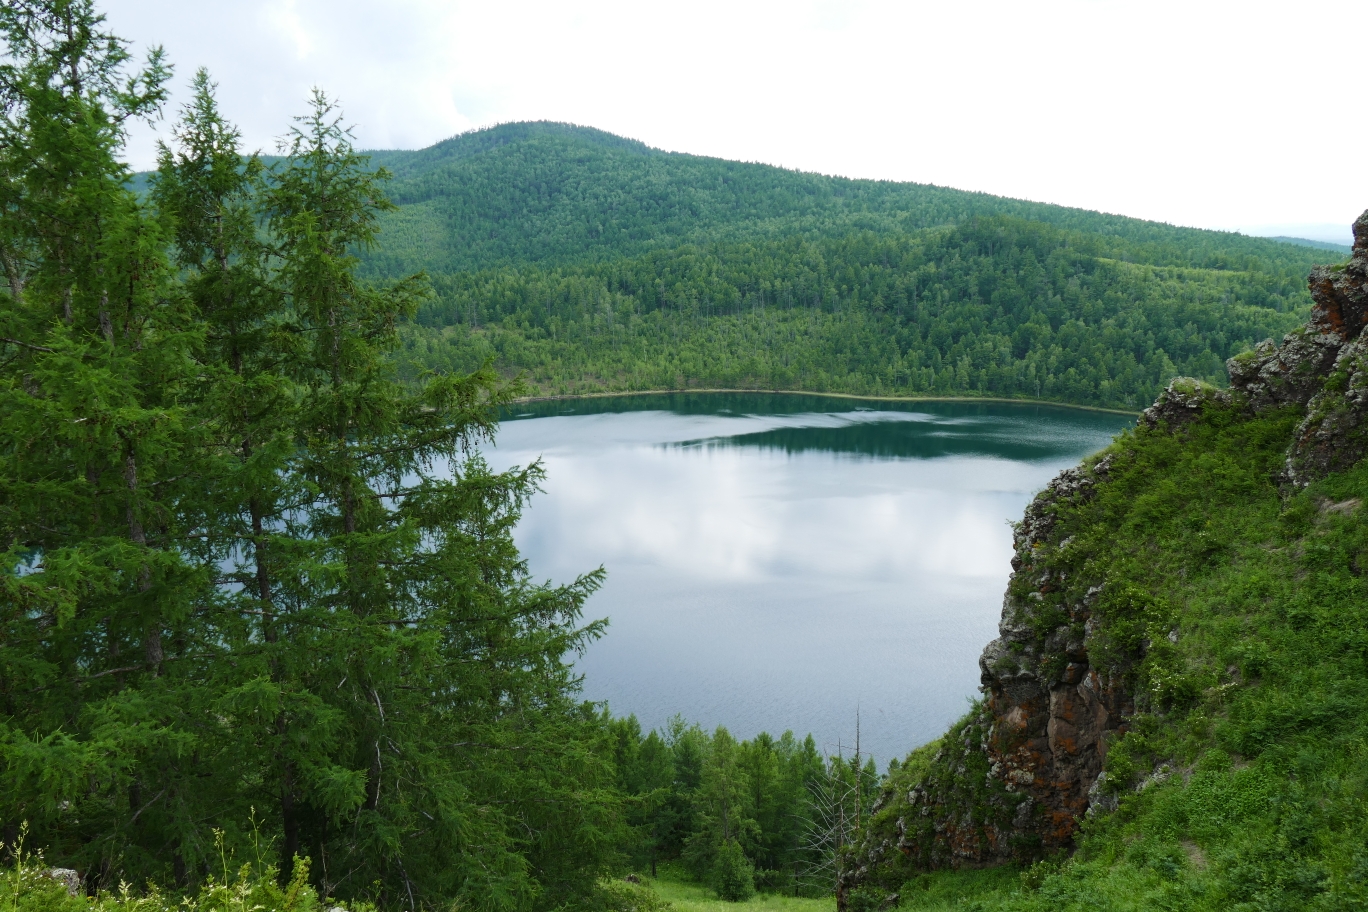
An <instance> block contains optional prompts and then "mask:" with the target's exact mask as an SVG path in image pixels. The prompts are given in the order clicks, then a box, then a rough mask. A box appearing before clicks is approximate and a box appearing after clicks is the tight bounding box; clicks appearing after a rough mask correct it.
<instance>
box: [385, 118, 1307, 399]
mask: <svg viewBox="0 0 1368 912" xmlns="http://www.w3.org/2000/svg"><path fill="white" fill-rule="evenodd" d="M373 160H374V162H375V163H376V164H381V165H384V166H385V167H387V168H389V169H390V170H391V171H392V172H393V175H394V177H393V180H392V181H391V182H390V184H389V185H388V188H387V189H388V191H389V193H390V195H391V197H392V199H393V200H394V201H395V202H396V203H397V204H398V208H397V209H396V210H395V211H393V212H391V213H389V214H387V215H385V216H384V217H383V218H382V220H381V223H380V224H381V226H382V229H383V230H382V232H381V234H380V239H379V243H378V244H377V245H376V246H375V247H374V248H372V249H370V250H368V251H365V252H364V253H363V255H362V263H361V268H362V271H363V273H364V274H367V275H370V276H373V277H376V278H397V277H399V276H401V275H404V274H407V273H408V272H412V271H417V270H420V269H421V270H426V271H427V272H428V274H429V275H430V277H431V279H432V283H433V290H434V292H435V295H434V298H433V299H432V300H431V301H430V302H429V303H428V304H427V305H426V306H424V307H423V308H422V310H421V312H420V314H419V316H418V319H417V325H416V327H414V328H413V329H412V330H411V331H409V332H407V333H406V335H405V349H406V355H407V360H406V364H405V370H406V371H407V372H408V374H409V375H410V376H413V375H416V374H417V373H418V372H419V371H421V370H423V369H426V368H436V369H454V370H465V371H469V370H473V369H476V368H478V367H480V366H481V365H482V364H484V363H486V362H490V363H492V364H493V365H494V366H495V367H496V368H497V369H498V370H499V371H500V372H501V373H503V374H504V375H506V376H513V375H516V374H519V373H525V374H526V377H527V379H528V380H529V381H530V383H531V384H532V387H533V389H534V391H535V392H539V393H541V394H565V393H576V392H596V391H605V390H615V391H629V390H642V389H687V388H691V387H693V388H700V387H702V388H708V387H714V388H715V387H727V388H764V389H802V390H811V391H819V392H820V391H829V392H842V393H864V394H887V395H899V396H947V395H953V396H965V395H968V396H998V397H1024V398H1041V399H1050V400H1055V401H1061V402H1071V403H1076V404H1086V405H1101V406H1111V407H1117V408H1124V409H1137V410H1138V409H1139V408H1142V407H1143V406H1144V405H1145V404H1146V403H1148V402H1150V401H1152V400H1153V398H1154V396H1155V395H1157V394H1158V392H1159V390H1160V389H1162V387H1163V384H1164V383H1165V382H1167V381H1168V380H1169V379H1170V378H1172V377H1173V376H1175V375H1178V374H1185V375H1191V376H1194V377H1198V378H1201V379H1205V380H1210V381H1224V379H1225V376H1224V370H1223V367H1222V365H1223V363H1224V361H1225V359H1227V358H1229V357H1230V356H1232V355H1234V354H1237V353H1238V352H1240V351H1243V350H1246V349H1249V348H1251V347H1252V346H1253V345H1255V344H1256V343H1258V342H1259V341H1261V340H1262V339H1265V338H1269V337H1270V336H1279V335H1281V334H1282V333H1284V332H1286V331H1287V330H1289V329H1291V328H1292V327H1293V326H1295V325H1297V324H1298V323H1299V322H1301V321H1302V320H1303V319H1304V318H1305V314H1306V310H1307V307H1308V306H1309V298H1308V297H1307V295H1306V291H1305V288H1304V282H1303V279H1304V276H1305V274H1306V270H1307V269H1308V268H1309V267H1310V265H1311V264H1312V263H1314V262H1316V261H1317V260H1319V259H1323V258H1324V257H1325V256H1326V253H1325V252H1324V251H1321V250H1313V249H1310V248H1307V247H1305V246H1300V245H1293V244H1285V243H1280V242H1277V241H1272V240H1266V239H1258V238H1248V237H1244V236H1241V235H1237V234H1230V233H1222V232H1213V231H1200V230H1196V229H1186V228H1175V227H1173V226H1169V225H1161V224H1157V223H1153V222H1145V221H1141V220H1138V219H1129V218H1124V217H1120V216H1112V215H1105V214H1102V213H1097V212H1088V211H1085V210H1079V209H1068V208H1065V207H1061V206H1050V205H1045V204H1040V203H1031V202H1025V201H1021V200H1011V199H1005V198H1002V197H995V196H990V195H987V194H981V193H968V192H964V191H960V190H951V189H947V188H942V187H934V186H927V185H920V184H900V183H893V182H886V181H860V180H847V179H843V178H833V177H826V176H823V175H817V174H804V173H799V172H793V171H785V170H783V169H779V168H773V167H769V166H765V165H756V164H746V163H741V162H729V161H723V160H719V159H709V158H703V157H699V156H692V155H680V154H673V153H665V152H661V151H659V150H655V149H651V148H649V147H647V146H645V145H643V144H641V143H637V142H634V141H631V140H626V139H622V138H621V137H616V136H612V135H611V134H607V133H603V132H601V131H597V130H591V129H587V128H580V127H572V126H568V125H564V124H549V123H524V124H508V125H505V126H501V127H496V128H493V129H490V130H483V131H478V132H475V133H469V134H464V135H461V136H458V137H455V138H453V139H451V140H447V141H446V142H443V143H439V144H437V145H435V146H433V147H431V148H429V149H424V150H421V151H417V152H377V153H374V159H373Z"/></svg>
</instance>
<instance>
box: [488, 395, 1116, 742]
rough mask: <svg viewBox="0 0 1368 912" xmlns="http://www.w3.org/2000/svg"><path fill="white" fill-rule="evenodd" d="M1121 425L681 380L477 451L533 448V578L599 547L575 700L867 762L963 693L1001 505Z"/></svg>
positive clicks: (985, 608) (1001, 581) (537, 418)
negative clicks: (603, 577)
mask: <svg viewBox="0 0 1368 912" xmlns="http://www.w3.org/2000/svg"><path fill="white" fill-rule="evenodd" d="M1132 423H1133V420H1132V419H1130V418H1127V417H1126V416H1122V415H1111V414H1105V413H1098V412H1087V411H1081V410H1072V409H1065V408H1053V407H1046V406H1036V405H1008V404H988V403H982V404H979V403H946V402H935V403H933V402H921V403H887V402H876V401H859V400H848V399H830V398H821V397H810V396H782V395H766V394H720V393H716V394H706V393H700V394H679V395H660V396H634V397H622V398H614V399H592V400H577V401H565V402H551V403H536V404H532V405H529V406H527V407H524V408H521V409H518V410H515V411H513V412H511V413H510V414H509V415H507V416H506V417H505V421H504V423H503V424H502V426H501V427H500V430H499V436H498V443H497V446H496V447H494V448H492V449H490V450H489V451H487V453H486V457H487V458H488V459H489V461H490V462H491V464H492V465H493V466H494V467H496V468H502V467H506V466H509V465H515V464H526V463H528V462H530V461H532V460H534V459H537V458H541V459H542V460H543V462H544V464H545V467H546V471H547V480H546V484H545V486H544V487H545V493H544V494H542V495H539V496H538V497H536V498H535V499H534V500H533V502H532V505H531V507H530V508H529V509H528V510H527V513H526V514H525V516H524V518H523V520H522V523H521V524H520V526H519V527H518V531H517V540H518V545H519V546H520V548H521V549H522V551H523V554H524V555H525V556H526V558H527V560H528V564H529V566H530V568H531V570H532V572H533V574H534V575H535V576H536V577H538V578H541V579H550V580H553V581H556V582H563V581H567V580H570V579H573V578H574V577H575V576H576V575H577V574H578V573H581V572H584V571H587V570H591V569H593V568H595V567H597V566H599V565H602V566H604V567H605V568H607V570H608V581H607V584H606V585H605V586H604V587H603V589H601V590H600V591H599V592H598V593H597V594H596V595H595V596H594V597H593V598H592V599H591V600H590V602H589V605H588V610H587V616H589V617H592V618H599V617H607V618H608V619H609V620H610V627H609V629H608V634H607V636H605V637H604V638H603V639H602V640H600V641H599V642H597V643H595V644H594V645H593V646H592V647H590V649H589V650H588V652H587V653H586V655H585V656H584V658H583V659H581V660H580V662H579V668H580V670H581V671H582V672H583V674H584V689H585V695H586V697H588V698H590V699H594V700H606V701H607V702H608V704H609V706H610V707H611V709H612V710H613V712H614V713H615V714H618V715H626V714H628V713H635V714H636V715H637V717H638V718H639V719H640V720H641V722H642V725H643V727H645V728H647V729H649V728H652V727H660V726H663V725H664V724H665V722H666V721H667V720H668V719H669V718H670V717H671V716H672V715H674V714H676V713H679V714H681V715H682V716H683V717H684V718H685V719H687V720H690V721H695V722H698V723H700V724H701V725H703V726H704V727H705V728H708V729H711V728H713V727H715V726H717V725H726V726H727V727H728V728H729V729H730V730H731V732H732V733H733V734H734V735H737V736H738V737H751V736H753V735H755V734H756V733H758V732H760V731H769V732H770V733H772V734H775V735H778V734H780V733H782V732H783V731H784V730H785V729H792V730H793V731H794V732H795V733H797V734H798V735H799V736H800V737H801V736H802V735H804V734H806V733H808V732H811V733H812V734H813V735H814V736H815V737H816V738H817V741H818V743H819V745H821V746H822V747H823V748H824V749H826V750H827V751H829V752H835V751H836V750H837V749H838V744H839V746H840V749H841V750H842V751H843V752H845V753H849V746H850V745H851V744H852V743H853V741H854V736H855V718H856V712H857V709H858V711H859V714H860V720H861V747H862V749H863V750H864V751H865V752H869V753H872V754H873V755H874V756H875V757H877V758H878V760H879V763H880V765H881V766H882V765H884V764H885V763H886V762H887V760H888V759H889V758H890V757H893V756H901V755H903V754H905V753H906V752H907V751H908V750H910V749H911V748H913V747H916V746H917V745H920V744H922V743H925V742H926V741H928V740H930V739H932V738H934V737H936V736H937V735H939V734H941V733H942V732H943V731H944V730H945V728H946V726H948V725H949V724H950V723H951V722H953V721H954V720H955V719H956V718H958V717H959V716H960V715H962V714H963V712H964V710H965V708H966V706H967V705H968V701H969V700H970V698H971V697H973V696H974V695H975V694H976V693H977V690H978V655H979V652H980V651H981V650H982V649H983V646H984V644H986V643H987V642H988V641H989V640H991V639H992V638H993V637H994V636H996V631H997V620H998V614H999V611H1000V608H1001V604H1002V593H1003V590H1004V588H1005V586H1006V583H1007V576H1008V574H1009V573H1010V572H1011V567H1010V564H1009V561H1010V560H1011V529H1010V528H1009V526H1008V522H1009V521H1010V520H1015V519H1018V518H1020V516H1021V512H1022V510H1023V508H1024V507H1025V506H1026V504H1027V502H1028V501H1029V500H1030V498H1031V497H1032V496H1033V495H1034V494H1035V493H1036V492H1037V491H1039V490H1040V489H1041V488H1043V487H1044V486H1045V485H1046V484H1047V483H1048V482H1049V480H1050V479H1051V478H1052V477H1053V476H1054V475H1055V474H1056V473H1057V472H1058V471H1059V470H1060V469H1062V468H1065V467H1067V466H1071V465H1073V464H1075V463H1076V462H1078V460H1079V459H1080V458H1081V457H1083V456H1085V455H1087V454H1088V453H1092V452H1095V451H1096V450H1098V449H1101V448H1102V447H1104V446H1106V445H1107V443H1108V442H1109V441H1110V440H1111V438H1112V436H1113V435H1115V434H1116V433H1118V432H1119V431H1121V430H1122V429H1123V428H1125V427H1129V426H1130V425H1131V424H1132Z"/></svg>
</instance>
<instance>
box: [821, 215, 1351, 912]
mask: <svg viewBox="0 0 1368 912" xmlns="http://www.w3.org/2000/svg"><path fill="white" fill-rule="evenodd" d="M1355 233H1356V236H1357V238H1358V242H1357V244H1356V247H1355V256H1354V258H1353V260H1351V262H1350V263H1349V264H1348V265H1347V267H1340V268H1334V269H1318V270H1316V271H1315V272H1313V274H1312V286H1313V288H1314V289H1315V295H1316V302H1317V305H1316V310H1315V311H1314V312H1313V320H1312V322H1311V324H1310V325H1309V326H1308V327H1307V328H1305V329H1303V330H1299V331H1298V333H1296V334H1294V335H1293V336H1292V337H1291V338H1290V339H1289V340H1288V342H1287V343H1286V344H1284V345H1283V346H1282V347H1281V348H1274V347H1272V346H1265V347H1263V348H1261V349H1260V350H1259V351H1257V352H1254V353H1251V354H1250V355H1249V356H1246V357H1244V358H1241V359H1239V360H1237V361H1236V362H1235V363H1233V364H1232V365H1231V370H1232V373H1234V374H1235V378H1234V379H1235V382H1234V384H1233V387H1232V389H1231V390H1229V391H1223V390H1215V389H1212V388H1206V387H1203V386H1202V385H1200V384H1197V383H1194V382H1192V381H1181V382H1176V383H1175V384H1174V385H1173V386H1172V387H1170V389H1169V390H1168V391H1166V393H1165V394H1164V396H1163V397H1161V399H1160V401H1159V402H1158V403H1157V404H1156V405H1155V406H1154V407H1152V408H1151V409H1149V410H1148V411H1147V412H1146V414H1145V416H1144V417H1143V419H1142V421H1141V422H1140V424H1139V426H1138V427H1137V428H1136V429H1135V430H1134V431H1130V432H1127V433H1126V434H1124V435H1123V436H1122V437H1121V438H1120V439H1118V440H1117V441H1116V443H1115V444H1114V445H1113V446H1112V447H1110V448H1109V449H1108V450H1106V451H1104V452H1103V453H1101V454H1098V455H1097V456H1095V457H1093V458H1091V459H1090V460H1088V461H1087V463H1085V465H1084V466H1082V467H1080V469H1078V470H1073V471H1070V472H1067V473H1065V474H1064V475H1061V476H1060V478H1059V479H1057V480H1056V482H1054V483H1053V484H1052V485H1051V486H1050V488H1049V489H1047V490H1046V491H1045V492H1044V493H1042V494H1041V495H1040V497H1039V498H1037V500H1036V502H1035V503H1034V504H1033V505H1032V507H1031V508H1030V509H1029V510H1028V511H1027V515H1026V517H1025V519H1024V521H1023V523H1022V524H1021V525H1020V526H1019V527H1018V534H1017V553H1016V559H1015V560H1014V562H1013V566H1014V568H1015V571H1016V572H1015V573H1014V574H1013V577H1012V582H1011V584H1010V585H1009V587H1008V593H1007V600H1006V603H1005V605H1004V609H1003V621H1002V628H1001V629H1002V636H1001V638H1000V639H999V640H997V641H995V642H994V643H993V644H990V645H989V647H988V648H987V649H986V650H985V652H984V657H983V660H982V662H981V668H982V671H983V681H984V688H985V697H984V700H983V702H981V703H980V704H978V705H976V706H975V707H974V709H973V710H972V711H971V712H970V713H969V714H968V715H967V716H966V717H965V718H964V719H963V720H961V721H960V722H959V723H958V724H957V725H956V726H954V727H953V728H952V729H951V731H950V732H949V733H948V734H947V735H946V736H944V737H943V738H942V739H940V740H939V741H938V742H936V743H934V744H932V745H928V746H926V747H925V748H923V749H921V750H919V751H917V752H916V753H914V754H913V755H912V757H910V758H909V761H908V762H907V763H905V764H904V765H903V766H902V767H901V768H900V769H899V770H897V771H895V772H894V773H893V774H892V775H891V776H890V777H889V780H888V782H887V783H886V787H885V791H884V796H883V799H882V801H881V804H880V808H879V810H878V811H877V812H876V814H875V815H874V818H873V820H872V822H871V824H870V826H869V827H868V829H867V830H866V832H865V833H864V836H863V840H862V843H861V845H860V847H859V848H858V849H857V850H855V851H854V852H853V853H852V857H851V861H850V862H849V867H848V868H847V872H848V873H847V877H846V880H845V887H844V896H843V900H844V905H845V907H846V908H847V909H865V908H875V907H878V906H882V905H884V904H885V903H890V902H891V903H897V902H899V901H900V902H901V904H902V906H903V907H905V908H941V907H955V906H954V904H951V903H945V902H943V901H942V900H939V899H932V898H931V896H930V890H929V889H925V888H929V887H931V886H933V885H934V884H936V883H937V882H938V880H939V879H940V878H943V877H947V876H953V875H947V874H940V873H935V872H938V871H943V870H945V869H954V868H963V867H971V866H974V865H977V864H983V863H1002V862H1009V861H1010V862H1015V863H1018V864H1025V865H1033V866H1031V867H1029V868H1028V869H1027V870H1026V871H1025V872H1024V873H1023V875H1022V877H1021V878H1020V881H1019V883H1010V884H1003V883H1001V882H998V883H992V882H987V881H985V882H983V883H981V884H980V885H979V886H978V888H976V889H973V890H970V891H968V893H967V895H969V896H972V897H973V902H972V903H970V904H969V905H965V906H962V907H965V908H976V909H1026V910H1031V909H1038V910H1042V912H1043V910H1061V909H1078V910H1084V909H1087V910H1099V909H1106V910H1132V909H1134V910H1141V909H1160V908H1162V909H1192V910H1213V912H1214V910H1241V912H1244V910H1249V912H1253V910H1303V909H1326V910H1329V909H1359V908H1363V907H1364V903H1365V902H1368V817H1366V816H1365V814H1364V808H1365V795H1368V750H1365V744H1366V743H1368V696H1365V695H1368V688H1365V683H1366V682H1368V636H1366V635H1365V631H1366V630H1368V581H1366V580H1365V576H1364V573H1365V570H1366V569H1368V513H1366V512H1365V510H1364V506H1363V504H1364V500H1365V498H1368V464H1365V463H1364V461H1363V457H1364V455H1365V453H1368V434H1365V428H1366V427H1368V408H1366V407H1365V404H1364V403H1365V396H1364V390H1365V389H1368V357H1366V353H1368V345H1366V344H1365V340H1364V339H1363V338H1362V332H1363V327H1364V325H1365V320H1366V319H1368V306H1366V305H1368V214H1365V216H1364V218H1361V219H1360V220H1359V222H1358V224H1356V225H1355ZM1072 849H1076V850H1077V851H1076V852H1075V853H1074V854H1073V855H1072V857H1069V856H1068V853H1069V851H1070V850H1072ZM893 893H898V894H899V898H898V899H897V900H891V899H890V896H891V894H893Z"/></svg>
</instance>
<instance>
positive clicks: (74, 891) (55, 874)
mask: <svg viewBox="0 0 1368 912" xmlns="http://www.w3.org/2000/svg"><path fill="white" fill-rule="evenodd" d="M43 876H44V877H48V878H51V879H52V880H55V881H57V882H58V883H60V884H61V885H62V886H64V887H66V891H67V894H68V895H70V896H80V895H81V875H80V873H79V872H77V871H74V870H72V869H71V868H48V869H47V870H46V871H44V872H43Z"/></svg>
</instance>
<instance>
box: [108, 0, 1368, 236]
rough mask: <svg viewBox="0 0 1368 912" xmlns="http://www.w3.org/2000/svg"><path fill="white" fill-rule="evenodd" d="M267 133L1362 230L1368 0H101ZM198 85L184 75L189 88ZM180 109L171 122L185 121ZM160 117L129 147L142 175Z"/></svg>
mask: <svg viewBox="0 0 1368 912" xmlns="http://www.w3.org/2000/svg"><path fill="white" fill-rule="evenodd" d="M101 8H102V9H103V10H105V12H106V14H107V15H108V18H109V22H110V25H111V26H112V27H113V29H114V30H115V31H116V32H117V33H119V34H121V35H123V36H125V37H127V38H129V39H131V40H132V41H133V42H134V43H135V45H136V46H137V47H138V48H145V47H146V46H148V45H150V44H156V43H160V44H162V45H163V46H164V47H165V48H166V50H167V52H168V54H169V55H170V58H171V60H172V61H173V62H174V63H175V65H176V67H177V80H176V81H177V84H178V85H179V86H182V87H183V86H184V85H185V83H187V82H188V81H189V78H190V76H191V75H192V74H193V72H194V70H195V69H196V68H197V67H200V66H205V67H208V68H209V70H210V72H211V73H212V75H213V77H214V78H215V79H216V80H217V81H218V82H219V84H220V99H221V102H222V106H223V108H224V110H225V112H226V114H227V115H228V116H229V117H230V118H231V119H233V120H234V121H236V122H237V123H238V125H239V126H240V127H241V128H242V131H243V133H244V135H245V137H246V139H247V142H248V143H249V145H251V146H252V147H254V148H261V149H263V150H268V151H269V150H271V149H273V148H274V144H275V139H276V137H279V136H280V135H282V134H283V133H284V132H285V131H286V129H287V128H288V126H289V124H290V117H291V116H292V115H295V114H298V113H300V112H301V111H302V110H303V108H304V104H305V99H306V97H307V94H308V91H309V88H310V87H311V86H315V85H317V86H320V87H322V88H324V89H325V90H327V91H328V92H329V93H330V94H332V95H334V96H336V97H337V98H338V99H340V101H341V102H342V105H343V106H344V108H345V110H346V113H347V117H348V120H349V121H351V122H353V123H354V124H355V125H356V136H357V139H358V144H359V145H361V146H363V147H366V148H421V147H423V146H427V145H430V144H432V143H434V142H437V141H439V140H442V139H445V138H446V137H448V136H451V135H453V134H455V133H458V132H461V131H464V130H469V129H473V128H478V127H482V126H488V125H491V124H494V123H499V122H504V121H515V120H542V119H546V120H559V121H569V122H572V123H579V124H587V125H590V126H595V127H599V128H601V129H604V130H608V131H611V132H613V133H618V134H621V135H624V136H630V137H633V138H636V139H640V140H643V141H645V142H647V143H649V144H650V145H653V146H658V147H660V148H664V149H671V150H677V151H684V152H693V153H698V154H702V155H715V156H720V157H723V158H731V159H741V160H746V161H761V162H768V163H771V164H776V165H782V166H784V167H789V168H800V169H803V170H807V171H820V172H824V173H828V174H840V175H846V176H850V177H872V178H887V179H892V180H910V181H919V182H924V183H935V184H941V185H944V186H951V187H959V188H963V189H966V190H983V191H987V192H991V193H997V194H1002V195H1006V196H1013V197H1022V198H1026V199H1033V200H1041V201H1044V202H1052V203H1063V204H1066V205H1071V206H1083V207H1086V208H1089V209H1100V210H1104V211H1109V212H1118V213H1123V214H1126V215H1133V216H1139V217H1142V218H1150V219H1158V220H1162V221H1168V222H1174V223H1177V224H1184V225H1196V226H1200V227H1210V228H1236V229H1240V230H1245V231H1247V232H1249V233H1269V234H1273V233H1296V234H1301V235H1302V236H1314V237H1331V238H1332V239H1339V240H1342V241H1344V242H1347V238H1348V225H1349V223H1350V222H1351V221H1353V219H1354V218H1355V217H1356V216H1357V215H1358V214H1359V213H1360V212H1362V211H1363V210H1364V209H1365V207H1368V162H1365V161H1364V158H1363V152H1362V150H1363V149H1365V148H1368V112H1365V109H1364V106H1363V99H1362V97H1361V94H1360V93H1361V91H1362V80H1363V76H1362V68H1363V54H1364V51H1363V44H1362V42H1363V40H1364V35H1365V34H1368V3H1365V2H1363V0H1323V2H1322V0H1298V2H1284V3H1265V2H1260V0H1244V2H1219V3H1217V2H1202V0H1184V2H1167V0H1145V2H1140V0H1130V2H1125V3H1122V2H1115V0H1035V2H1032V0H1013V2H964V0H939V2H884V0H845V2H835V0H784V2H775V3H769V2H747V0H722V2H714V0H689V2H687V3H684V2H658V3H652V2H644V0H637V2H611V0H591V2H575V0H558V2H540V0H539V2H517V0H500V2H490V0H485V2H478V3H470V2H463V0H462V2H455V0H445V2H443V0H386V2H383V3H382V2H377V0H215V2H212V3H211V2H187V0H105V2H104V3H103V4H102V6H101ZM181 98H183V92H182V94H181ZM165 127H166V124H165V123H163V124H162V129H165ZM152 157H153V146H152V133H151V132H141V133H139V134H137V135H135V137H134V143H133V146H132V147H131V148H130V158H131V160H132V162H133V163H134V165H135V166H138V167H146V166H147V165H148V164H149V163H150V162H151V161H152Z"/></svg>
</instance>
